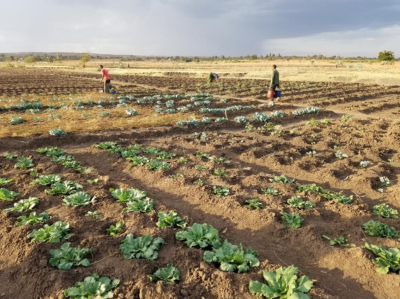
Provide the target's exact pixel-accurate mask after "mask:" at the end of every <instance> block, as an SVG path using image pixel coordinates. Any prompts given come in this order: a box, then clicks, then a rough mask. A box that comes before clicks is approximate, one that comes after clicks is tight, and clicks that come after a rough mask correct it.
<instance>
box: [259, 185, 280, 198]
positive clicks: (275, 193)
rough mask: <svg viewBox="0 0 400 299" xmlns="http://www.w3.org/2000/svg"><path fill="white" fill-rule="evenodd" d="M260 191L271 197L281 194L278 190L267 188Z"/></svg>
mask: <svg viewBox="0 0 400 299" xmlns="http://www.w3.org/2000/svg"><path fill="white" fill-rule="evenodd" d="M261 191H262V192H264V194H265V195H273V196H278V195H279V194H281V193H280V192H279V191H278V190H276V189H274V187H272V186H269V187H268V188H261Z"/></svg>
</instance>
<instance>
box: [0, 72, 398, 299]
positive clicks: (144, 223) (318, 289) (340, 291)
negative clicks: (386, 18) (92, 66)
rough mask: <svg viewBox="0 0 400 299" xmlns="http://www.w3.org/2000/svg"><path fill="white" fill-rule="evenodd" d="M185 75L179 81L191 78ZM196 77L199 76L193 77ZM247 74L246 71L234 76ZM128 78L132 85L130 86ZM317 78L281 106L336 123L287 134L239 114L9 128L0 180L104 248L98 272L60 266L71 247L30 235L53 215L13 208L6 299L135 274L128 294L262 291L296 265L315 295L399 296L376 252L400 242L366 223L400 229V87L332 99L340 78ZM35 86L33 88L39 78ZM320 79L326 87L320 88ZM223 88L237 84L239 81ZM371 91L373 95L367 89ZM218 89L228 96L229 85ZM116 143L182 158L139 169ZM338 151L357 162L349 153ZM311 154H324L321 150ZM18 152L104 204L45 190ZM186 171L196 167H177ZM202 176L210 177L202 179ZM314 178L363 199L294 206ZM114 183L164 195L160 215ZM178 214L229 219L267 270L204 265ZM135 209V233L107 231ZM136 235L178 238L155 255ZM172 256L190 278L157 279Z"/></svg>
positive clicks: (361, 88)
mask: <svg viewBox="0 0 400 299" xmlns="http://www.w3.org/2000/svg"><path fill="white" fill-rule="evenodd" d="M75 76H76V75H75ZM82 76H85V78H87V80H88V81H87V82H92V81H91V79H90V76H88V75H82ZM179 79H180V78H175V79H174V80H175V81H176V82H178V81H179ZM126 80H128V82H131V81H132V82H134V83H132V84H137V86H142V84H144V85H146V86H153V87H154V88H156V89H158V90H160V88H161V90H163V88H166V89H168V90H171V89H170V87H171V86H172V85H171V86H169V85H168V84H166V85H161V84H154V83H152V82H151V80H152V79H148V80H147V81H145V82H141V81H140V80H138V82H136V77H135V78H127V79H126ZM184 80H187V79H184ZM190 80H192V79H190ZM190 80H187V81H190ZM193 80H195V79H193ZM120 81H122V80H120ZM175 81H174V82H175ZM84 82H86V81H84ZM157 82H160V80H158V81H157ZM184 82H186V81H184ZM245 82H248V81H245ZM250 82H257V80H253V81H250ZM189 83H190V82H186V83H185V84H188V86H190V84H189ZM242 83H243V82H242V81H241V80H236V81H234V82H232V85H237V84H242ZM82 84H83V85H84V86H88V87H83V88H88V89H90V88H91V87H90V86H92V85H91V83H88V85H85V84H86V83H82ZM120 84H121V86H123V84H124V83H122V82H121V83H120ZM174 84H175V85H176V90H178V92H180V91H182V90H181V89H182V84H183V83H181V84H180V86H179V87H178V83H174ZM192 84H196V82H194V83H192ZM226 84H230V82H228V81H227V82H226ZM249 84H254V85H256V83H249ZM290 84H291V83H290V82H289V83H288V86H289V85H290ZM308 86H309V87H310V88H309V89H307V88H303V89H301V87H300V86H299V85H298V84H297V83H296V85H294V86H293V88H292V89H289V88H288V90H289V92H288V96H287V98H282V100H281V102H280V104H279V103H278V105H282V106H280V108H282V110H285V109H286V110H285V112H286V111H290V110H293V107H298V106H306V105H308V104H316V105H318V104H319V105H318V106H319V107H322V108H324V111H325V112H324V113H323V114H321V115H320V116H318V117H316V119H317V120H321V119H322V118H324V117H328V118H330V119H331V123H330V124H322V123H320V124H319V126H309V125H305V122H306V121H307V120H309V118H308V117H306V118H304V117H295V116H291V117H289V118H288V119H287V120H286V119H282V120H274V122H275V123H276V124H280V125H282V132H281V133H279V134H275V135H271V134H270V133H261V132H259V131H257V130H253V131H252V132H246V130H245V129H244V125H243V124H241V125H237V124H233V123H227V124H222V125H209V126H204V125H201V126H199V127H197V128H176V127H174V126H166V127H152V128H133V129H132V128H130V129H126V128H125V129H121V130H101V131H94V132H86V133H84V132H80V133H71V134H68V135H67V136H63V137H58V138H55V137H51V136H48V135H44V134H37V135H35V136H32V137H26V138H21V137H14V138H11V137H8V138H2V139H1V140H0V165H1V168H0V177H6V178H14V179H15V182H14V183H12V184H11V185H9V186H5V188H8V189H10V190H13V191H18V192H19V193H21V196H20V197H18V199H23V198H28V197H30V196H36V197H38V198H40V199H41V202H40V205H39V207H38V208H37V209H36V211H37V212H43V211H47V212H48V213H49V214H50V215H51V220H50V222H49V223H53V222H56V221H60V220H61V221H67V222H69V223H70V225H71V231H72V232H73V233H74V234H75V235H74V236H73V237H72V238H71V239H70V240H69V241H70V242H71V243H72V245H73V246H78V245H79V246H81V247H89V248H91V249H92V250H93V257H92V258H91V265H90V266H89V267H87V268H74V269H73V270H70V271H60V270H56V269H55V268H53V267H51V266H50V265H49V263H48V260H49V253H48V252H49V250H50V249H54V248H58V247H59V246H60V244H48V243H32V242H30V240H29V239H28V237H27V236H28V234H29V233H30V232H31V231H32V230H33V229H38V228H40V225H34V226H32V227H29V226H14V223H15V222H16V219H17V217H18V216H20V215H21V214H20V213H15V212H12V213H7V214H6V213H1V214H0V223H1V226H0V248H1V251H2V255H1V257H0V279H1V281H2V282H3V283H2V286H0V298H2V299H3V298H4V299H6V298H7V299H8V298H21V299H30V298H32V299H44V298H63V295H62V290H63V289H66V288H68V287H71V286H73V285H74V284H75V282H77V281H81V280H83V279H84V278H85V277H86V276H88V275H91V274H93V273H98V274H99V275H105V276H109V277H111V278H119V279H120V280H121V284H120V285H119V286H118V287H117V288H116V289H115V291H114V294H115V298H146V299H147V298H182V299H183V298H203V297H204V298H206V299H213V298H215V299H217V298H224V299H236V298H254V296H252V295H251V294H250V292H249V290H248V284H249V281H250V280H258V281H262V271H263V270H274V269H276V268H278V267H280V266H287V265H292V264H293V265H295V266H296V267H298V268H299V269H300V272H301V274H302V275H307V276H308V277H309V278H310V279H312V280H313V281H314V283H315V287H314V288H313V290H312V291H311V293H310V297H311V298H324V299H354V298H362V299H369V298H371V299H372V298H379V299H388V298H390V299H396V298H399V292H398V287H399V285H400V276H399V275H396V274H394V273H391V274H388V275H380V274H377V273H376V271H375V269H376V265H375V264H373V263H372V258H373V256H372V254H371V253H370V252H368V251H367V250H365V249H364V248H362V246H363V245H364V244H365V243H366V242H367V243H370V244H375V245H382V246H385V247H396V248H399V247H400V243H399V240H398V239H382V238H374V237H370V236H367V235H366V234H365V233H364V231H363V230H362V225H363V224H364V223H366V222H367V221H369V220H375V221H381V222H384V223H387V224H389V225H390V226H392V227H394V228H396V229H397V230H400V224H399V221H398V220H396V219H394V220H393V219H380V218H378V217H377V216H374V215H373V214H372V207H373V206H374V205H376V204H380V203H384V202H385V203H387V204H388V205H389V206H391V207H393V208H395V209H397V210H400V201H399V196H398V194H399V186H398V179H399V175H400V153H399V151H400V128H399V125H398V124H399V119H398V118H397V115H398V114H399V113H400V111H399V108H398V106H397V105H396V104H397V103H398V98H397V94H398V91H399V90H398V87H390V88H389V87H388V89H385V90H386V92H387V93H386V94H383V95H380V96H381V98H379V101H377V100H376V99H375V98H376V96H377V94H376V93H377V87H374V86H372V85H371V86H369V85H361V84H354V85H346V86H343V85H342V88H343V95H342V96H340V95H338V94H332V95H329V89H330V90H332V89H334V88H335V86H334V85H331V84H330V83H326V84H325V83H323V84H322V83H308ZM26 88H27V90H28V89H29V90H32V89H31V87H26ZM190 88H191V87H190ZM193 88H195V87H193ZM296 88H298V90H297V91H296ZM314 88H317V89H318V91H317V92H315V91H314ZM3 89H4V88H3ZM239 89H240V87H238V90H239ZM247 90H248V92H249V94H246V95H242V96H241V95H240V94H236V95H232V98H235V99H236V100H238V101H240V100H242V101H243V102H244V103H245V102H246V101H248V98H249V97H254V96H255V95H256V93H258V92H259V93H260V95H259V96H260V97H261V94H262V92H263V91H262V90H261V89H260V90H259V91H254V92H253V93H252V92H251V87H249V88H248V89H247ZM223 91H224V92H226V88H225V89H223ZM350 91H351V92H350ZM224 92H222V93H224ZM17 93H18V92H17ZM357 93H362V94H359V96H357V95H356V94H357ZM215 94H216V95H217V94H218V91H217V89H215ZM349 94H350V96H349ZM314 96H315V98H314ZM296 99H297V101H296ZM313 101H314V102H313ZM293 105H295V106H293ZM278 107H279V106H278ZM343 114H348V115H351V116H352V119H351V120H350V121H349V122H342V121H341V120H340V117H341V116H342V115H343ZM291 130H295V132H294V131H291ZM195 132H205V133H206V135H207V138H206V139H204V140H199V139H198V138H197V137H193V133H195ZM103 141H114V142H117V143H118V144H120V145H122V146H128V145H130V144H141V145H143V146H144V147H147V148H150V147H158V148H161V149H163V150H165V151H167V152H172V153H175V154H177V156H176V157H175V158H173V159H171V160H168V161H169V162H171V165H172V167H171V169H168V170H164V171H159V172H153V171H150V170H147V169H145V167H141V166H137V167H130V166H129V163H128V162H127V161H126V160H125V159H123V158H120V157H119V156H118V155H113V154H111V153H108V152H107V151H103V150H100V149H96V148H94V147H93V145H95V144H97V143H99V142H103ZM46 146H47V147H50V146H58V147H60V148H62V149H64V150H66V151H67V153H68V154H71V155H73V156H74V157H75V159H76V160H77V161H80V162H82V164H83V166H84V167H88V168H91V169H92V171H91V172H90V173H88V174H79V173H77V172H75V171H74V170H72V169H67V168H64V167H63V166H61V165H60V164H57V163H54V162H51V159H50V158H49V157H46V156H43V155H40V154H38V153H36V149H37V148H39V147H46ZM338 150H340V151H341V152H343V153H345V154H347V155H348V156H349V158H346V159H338V158H336V157H335V153H336V152H337V151H338ZM198 151H201V152H204V153H208V154H210V155H214V156H217V157H225V158H226V159H228V160H229V161H230V162H231V163H229V164H217V163H216V162H213V161H207V160H205V159H202V158H200V157H197V156H196V152H198ZM310 151H316V152H317V153H316V154H315V155H311V156H310V155H307V154H306V153H308V152H310ZM6 153H12V154H18V155H20V156H26V157H32V159H33V162H34V164H35V170H36V171H37V172H38V173H39V174H60V175H61V176H62V178H63V179H64V180H72V181H74V182H77V183H80V184H82V185H83V186H84V191H86V192H88V193H89V194H91V195H94V196H96V197H97V200H96V203H95V204H94V205H93V206H89V207H84V208H71V207H68V206H65V205H62V197H60V196H51V195H48V194H46V193H45V192H44V190H45V189H46V188H45V187H39V186H37V185H32V184H30V183H31V181H32V179H33V178H32V176H31V175H30V173H29V171H27V170H21V169H16V168H14V164H15V160H9V159H6V158H4V157H3V155H4V154H6ZM181 157H184V158H186V159H187V160H188V163H186V164H179V163H178V162H177V160H178V159H179V158H181ZM363 160H368V161H370V162H371V165H370V166H369V167H367V168H361V167H360V166H359V163H360V161H363ZM195 165H202V166H207V167H208V170H203V171H199V170H196V169H195V168H194V167H195ZM215 169H221V170H223V171H224V172H226V173H227V176H226V177H218V176H214V175H212V173H213V170H215ZM177 173H180V174H182V177H177V178H173V177H171V176H172V175H176V174H177ZM282 174H284V175H286V176H287V177H289V178H295V179H296V183H295V184H294V185H285V184H280V183H270V181H269V179H271V178H273V177H274V176H277V175H282ZM380 176H387V177H388V178H389V179H390V181H391V186H390V187H388V188H385V190H384V193H381V192H378V189H379V188H380V185H379V179H378V178H379V177H380ZM94 178H99V183H98V184H94V185H91V184H89V183H88V182H87V180H88V179H94ZM198 179H202V180H203V181H205V182H206V183H207V184H206V185H204V186H199V185H196V184H193V182H194V181H196V180H198ZM313 183H315V184H317V185H318V186H321V187H324V188H328V189H330V190H333V191H336V192H339V191H343V194H345V195H348V196H350V195H352V196H353V203H352V204H350V205H340V204H337V203H334V202H332V201H331V202H329V201H326V200H324V199H322V198H321V197H319V196H317V195H313V194H311V195H310V194H301V195H302V196H303V198H304V199H307V200H310V201H312V202H314V203H316V204H317V207H316V209H314V210H297V209H293V208H289V207H288V206H287V204H286V201H287V199H289V198H290V197H292V196H295V195H297V193H296V186H298V185H303V184H313ZM212 186H226V187H228V188H229V189H230V190H231V193H230V195H229V196H226V197H216V196H215V195H213V194H212V192H211V188H212ZM268 186H273V187H274V188H275V189H277V190H279V191H280V193H281V194H280V195H278V196H272V195H265V194H264V193H263V192H262V191H261V188H266V187H268ZM110 188H139V189H142V190H144V191H146V192H147V193H148V196H149V197H150V198H151V199H153V200H154V201H155V203H156V211H155V212H151V213H149V214H139V213H123V212H122V209H123V208H124V206H123V205H122V204H120V203H117V202H116V201H115V200H114V199H113V198H112V197H111V195H110V192H109V189H110ZM250 198H258V199H259V200H260V201H261V202H262V203H263V204H264V205H265V206H266V208H265V209H263V210H256V211H250V210H248V209H247V208H245V207H244V201H245V200H246V199H250ZM12 205H13V202H0V208H1V209H5V208H9V207H11V206H12ZM94 210H98V211H99V212H100V214H101V218H100V220H95V219H92V218H89V217H86V216H85V214H86V213H87V212H88V211H94ZM170 210H176V211H177V213H178V214H179V215H180V216H182V217H183V218H184V219H185V220H186V221H187V222H188V223H189V225H191V224H193V223H196V222H197V223H207V224H209V225H212V226H214V227H215V228H216V229H218V231H219V233H220V236H221V238H223V239H225V238H226V239H228V240H229V241H230V242H231V243H233V244H243V246H244V247H245V248H248V247H251V248H252V249H254V250H257V251H258V253H259V259H260V261H261V265H260V267H257V268H252V269H251V270H250V271H249V273H246V274H237V273H226V272H222V271H220V270H219V269H218V268H217V265H214V264H210V263H205V262H203V261H202V258H203V253H204V250H201V249H197V248H192V249H189V248H187V247H186V246H185V245H184V244H183V243H182V242H179V241H177V240H176V239H175V233H176V232H177V231H179V229H171V228H168V229H165V228H158V227H157V226H156V224H155V223H156V221H157V213H158V212H160V211H165V212H167V211H170ZM281 211H286V212H294V213H298V214H300V215H301V216H302V217H303V218H304V219H305V221H304V224H303V226H302V227H301V228H299V229H289V228H287V227H285V226H284V225H283V223H282V221H281V219H280V215H279V213H280V212H281ZM25 214H26V213H25ZM121 219H122V220H124V222H125V230H124V232H123V234H121V235H119V236H117V237H112V236H110V235H108V234H107V233H106V229H107V228H108V227H109V226H110V225H111V224H115V223H116V222H117V221H119V220H121ZM129 233H132V234H134V235H135V236H140V235H146V234H151V235H153V236H157V237H162V238H164V239H165V241H166V244H165V245H163V246H162V247H161V249H160V252H159V258H158V259H157V260H155V261H148V260H126V259H124V257H123V256H122V254H121V253H120V251H119V245H120V242H121V240H122V239H124V238H125V236H126V235H127V234H129ZM322 235H328V236H330V237H338V236H340V235H343V236H345V237H346V238H347V239H348V240H349V242H350V243H354V244H356V245H357V247H356V248H342V247H331V246H329V244H328V243H327V242H326V240H324V239H323V238H322ZM168 263H173V264H174V266H176V267H177V268H178V269H179V270H180V271H181V273H182V279H181V281H180V282H179V283H176V284H173V285H168V286H166V285H163V284H162V283H160V282H159V283H152V282H150V280H149V279H148V278H147V275H149V274H152V273H153V272H154V271H155V270H156V269H157V268H159V267H164V266H166V265H167V264H168Z"/></svg>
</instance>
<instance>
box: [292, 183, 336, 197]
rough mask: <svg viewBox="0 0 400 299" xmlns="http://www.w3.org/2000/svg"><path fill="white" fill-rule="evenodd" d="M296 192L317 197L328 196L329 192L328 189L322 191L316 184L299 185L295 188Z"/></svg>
mask: <svg viewBox="0 0 400 299" xmlns="http://www.w3.org/2000/svg"><path fill="white" fill-rule="evenodd" d="M297 192H299V193H302V192H310V193H314V194H318V195H323V194H328V193H330V191H329V190H328V189H323V188H322V187H319V186H317V185H316V184H312V185H301V186H298V187H297Z"/></svg>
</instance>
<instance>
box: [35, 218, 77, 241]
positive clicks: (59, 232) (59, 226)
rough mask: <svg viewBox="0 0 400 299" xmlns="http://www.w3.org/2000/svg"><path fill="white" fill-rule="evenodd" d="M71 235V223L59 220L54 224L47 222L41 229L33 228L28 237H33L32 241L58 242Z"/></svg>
mask: <svg viewBox="0 0 400 299" xmlns="http://www.w3.org/2000/svg"><path fill="white" fill-rule="evenodd" d="M71 236H72V234H69V223H68V222H62V221H58V222H55V223H53V224H52V225H47V224H45V225H44V226H43V227H42V228H41V229H38V230H36V229H35V230H33V231H32V233H30V234H29V236H28V237H29V238H31V239H32V242H47V243H58V242H61V241H63V240H67V239H68V238H70V237H71Z"/></svg>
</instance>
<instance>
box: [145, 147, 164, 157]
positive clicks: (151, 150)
mask: <svg viewBox="0 0 400 299" xmlns="http://www.w3.org/2000/svg"><path fill="white" fill-rule="evenodd" d="M142 151H143V153H144V154H146V155H154V154H157V153H159V152H161V150H160V149H159V148H156V147H151V148H144V149H142Z"/></svg>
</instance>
